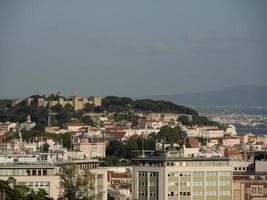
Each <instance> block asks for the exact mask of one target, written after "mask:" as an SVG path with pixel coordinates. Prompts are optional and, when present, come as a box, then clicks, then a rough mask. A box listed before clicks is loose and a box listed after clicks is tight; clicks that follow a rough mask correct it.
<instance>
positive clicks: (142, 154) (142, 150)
mask: <svg viewBox="0 0 267 200" xmlns="http://www.w3.org/2000/svg"><path fill="white" fill-rule="evenodd" d="M141 157H142V158H144V157H145V155H144V133H143V132H142V149H141Z"/></svg>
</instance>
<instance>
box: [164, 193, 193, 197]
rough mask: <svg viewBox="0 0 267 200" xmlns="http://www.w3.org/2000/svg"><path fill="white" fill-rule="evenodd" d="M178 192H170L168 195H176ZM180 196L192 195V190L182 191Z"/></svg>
mask: <svg viewBox="0 0 267 200" xmlns="http://www.w3.org/2000/svg"><path fill="white" fill-rule="evenodd" d="M178 194H179V193H178V192H169V193H168V196H169V197H174V196H178ZM180 196H185V197H186V196H191V192H180Z"/></svg>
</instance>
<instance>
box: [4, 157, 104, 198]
mask: <svg viewBox="0 0 267 200" xmlns="http://www.w3.org/2000/svg"><path fill="white" fill-rule="evenodd" d="M51 155H52V154H46V155H45V154H39V155H37V154H35V155H8V156H0V179H1V180H8V179H9V177H13V178H15V179H16V181H17V184H22V185H26V186H28V187H30V188H33V189H35V190H38V189H44V190H45V191H46V192H47V193H48V196H49V197H53V198H54V199H57V198H58V197H59V196H60V186H59V182H60V179H59V176H58V175H57V172H58V171H59V168H60V167H61V166H64V165H68V164H70V162H72V163H74V164H75V165H77V166H78V169H79V170H85V169H90V170H91V171H92V172H93V173H94V174H95V193H102V194H103V196H102V198H101V200H106V199H107V170H106V169H105V168H100V167H99V163H100V162H99V161H98V160H86V159H83V160H64V161H55V160H54V158H52V159H49V158H50V156H51ZM54 155H55V154H54ZM55 157H57V156H55ZM44 158H45V159H47V160H42V159H44Z"/></svg>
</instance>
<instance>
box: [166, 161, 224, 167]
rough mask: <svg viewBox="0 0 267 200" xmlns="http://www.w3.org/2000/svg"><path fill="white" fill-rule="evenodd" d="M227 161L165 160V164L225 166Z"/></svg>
mask: <svg viewBox="0 0 267 200" xmlns="http://www.w3.org/2000/svg"><path fill="white" fill-rule="evenodd" d="M227 165H228V161H190V162H185V161H183V162H167V166H184V167H185V166H227Z"/></svg>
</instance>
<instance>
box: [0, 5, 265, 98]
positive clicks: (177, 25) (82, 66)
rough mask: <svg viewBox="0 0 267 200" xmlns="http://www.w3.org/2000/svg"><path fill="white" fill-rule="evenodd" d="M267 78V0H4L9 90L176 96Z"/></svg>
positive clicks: (0, 63) (1, 26)
mask: <svg viewBox="0 0 267 200" xmlns="http://www.w3.org/2000/svg"><path fill="white" fill-rule="evenodd" d="M266 77H267V1H266V0H262V1H258V0H240V1H237V0H224V1H222V0H209V1H206V0H201V1H199V0H195V1H190V0H184V1H178V0H177V1H174V0H172V1H165V0H164V1H156V0H153V1H152V0H151V1H148V0H142V1H141V0H140V1H138V0H135V1H130V0H129V1H127V0H121V1H116V0H112V1H111V0H106V1H102V0H95V1H92V0H90V1H85V0H84V1H82V0H80V1H76V0H75V1H74V0H73V1H67V0H51V1H48V0H42V1H41V0H40V1H37V0H32V1H29V0H23V1H21V0H17V1H10V0H1V1H0V96H9V97H19V96H28V95H31V94H36V93H38V94H48V93H52V92H53V93H56V92H57V91H60V90H61V91H62V92H63V95H66V96H69V95H73V94H74V91H76V93H77V94H80V95H101V96H106V95H120V96H143V95H148V94H173V93H184V92H196V91H207V90H213V89H217V88H222V87H227V86H233V85H242V84H246V85H250V84H253V85H267V78H266Z"/></svg>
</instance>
